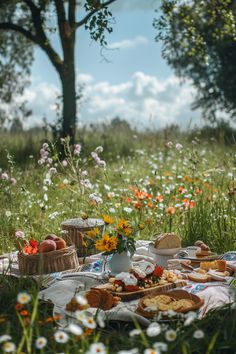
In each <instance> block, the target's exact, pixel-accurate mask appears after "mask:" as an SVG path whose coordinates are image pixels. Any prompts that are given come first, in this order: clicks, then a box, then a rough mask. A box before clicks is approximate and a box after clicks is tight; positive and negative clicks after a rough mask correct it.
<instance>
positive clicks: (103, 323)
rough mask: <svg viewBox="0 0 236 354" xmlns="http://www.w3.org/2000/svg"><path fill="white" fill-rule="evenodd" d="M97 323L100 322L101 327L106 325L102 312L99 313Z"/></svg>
mask: <svg viewBox="0 0 236 354" xmlns="http://www.w3.org/2000/svg"><path fill="white" fill-rule="evenodd" d="M97 323H98V325H99V327H101V328H104V327H105V322H104V316H102V314H101V313H100V312H99V313H98V314H97Z"/></svg>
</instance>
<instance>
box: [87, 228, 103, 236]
mask: <svg viewBox="0 0 236 354" xmlns="http://www.w3.org/2000/svg"><path fill="white" fill-rule="evenodd" d="M99 235H100V230H99V228H98V227H95V228H94V229H93V230H89V231H87V236H88V237H90V238H95V237H97V236H99Z"/></svg>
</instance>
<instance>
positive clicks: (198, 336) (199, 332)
mask: <svg viewBox="0 0 236 354" xmlns="http://www.w3.org/2000/svg"><path fill="white" fill-rule="evenodd" d="M204 336H205V334H204V332H203V331H202V330H201V329H196V331H195V332H194V333H193V337H194V338H195V339H201V338H203V337H204Z"/></svg>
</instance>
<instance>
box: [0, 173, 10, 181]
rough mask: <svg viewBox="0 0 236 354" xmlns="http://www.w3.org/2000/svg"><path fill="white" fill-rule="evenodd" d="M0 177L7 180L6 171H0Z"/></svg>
mask: <svg viewBox="0 0 236 354" xmlns="http://www.w3.org/2000/svg"><path fill="white" fill-rule="evenodd" d="M1 178H2V179H5V180H6V181H8V180H9V176H8V174H7V173H6V172H3V173H2V175H1Z"/></svg>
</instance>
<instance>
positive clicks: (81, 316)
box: [75, 311, 86, 322]
mask: <svg viewBox="0 0 236 354" xmlns="http://www.w3.org/2000/svg"><path fill="white" fill-rule="evenodd" d="M75 317H76V318H77V320H78V321H81V322H83V321H84V320H85V318H86V315H85V313H84V312H83V311H75Z"/></svg>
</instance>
